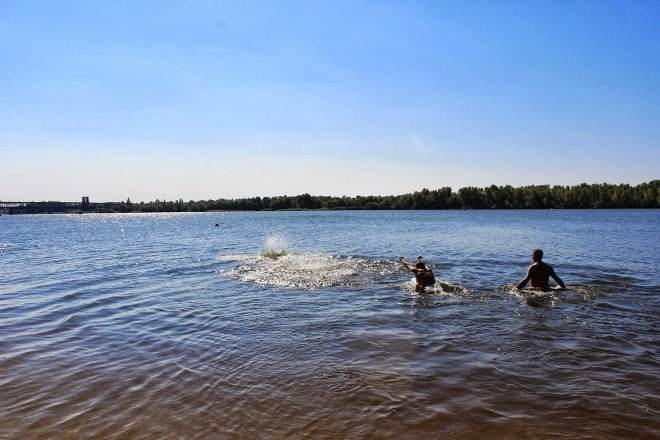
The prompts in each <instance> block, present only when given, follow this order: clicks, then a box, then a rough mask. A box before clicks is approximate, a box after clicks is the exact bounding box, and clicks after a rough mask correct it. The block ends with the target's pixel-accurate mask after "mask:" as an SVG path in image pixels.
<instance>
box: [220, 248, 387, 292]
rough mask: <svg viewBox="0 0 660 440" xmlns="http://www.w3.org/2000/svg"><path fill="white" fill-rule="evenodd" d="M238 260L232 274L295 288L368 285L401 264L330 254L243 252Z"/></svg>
mask: <svg viewBox="0 0 660 440" xmlns="http://www.w3.org/2000/svg"><path fill="white" fill-rule="evenodd" d="M219 258H221V259H225V258H227V257H219ZM234 260H235V261H239V262H240V265H239V266H238V267H234V268H231V269H229V270H227V271H225V273H226V274H227V275H229V276H232V277H235V278H238V279H240V280H242V281H246V282H252V283H256V284H262V285H271V286H277V287H285V288H295V289H318V288H324V287H351V286H361V285H366V284H367V283H368V282H369V281H371V280H374V279H375V278H377V277H378V276H386V275H389V274H391V273H393V272H394V271H395V270H396V269H397V268H398V266H397V265H396V263H394V262H391V261H378V260H371V259H368V258H361V257H341V256H334V255H328V254H285V255H281V256H279V257H276V258H273V257H267V256H257V257H254V256H252V257H245V256H243V257H239V258H234Z"/></svg>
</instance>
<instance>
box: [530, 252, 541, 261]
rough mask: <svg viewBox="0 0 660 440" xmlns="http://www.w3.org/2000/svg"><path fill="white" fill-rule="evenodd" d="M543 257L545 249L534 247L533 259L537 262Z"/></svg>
mask: <svg viewBox="0 0 660 440" xmlns="http://www.w3.org/2000/svg"><path fill="white" fill-rule="evenodd" d="M542 259H543V251H542V250H541V249H534V250H533V251H532V260H534V261H535V262H537V261H541V260H542Z"/></svg>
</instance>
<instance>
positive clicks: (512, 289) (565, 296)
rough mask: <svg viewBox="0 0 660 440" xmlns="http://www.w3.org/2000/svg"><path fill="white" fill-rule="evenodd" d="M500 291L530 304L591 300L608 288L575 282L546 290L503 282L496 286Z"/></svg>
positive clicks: (542, 304)
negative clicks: (523, 287)
mask: <svg viewBox="0 0 660 440" xmlns="http://www.w3.org/2000/svg"><path fill="white" fill-rule="evenodd" d="M497 290H498V291H500V292H506V293H509V294H511V295H513V296H516V297H518V298H520V299H523V300H525V302H527V304H529V305H530V306H536V307H540V306H544V305H555V304H557V303H558V302H559V301H567V302H571V301H575V300H576V299H577V300H578V301H580V302H581V301H591V300H593V299H595V298H598V297H599V296H600V295H601V294H603V293H604V292H606V291H607V290H608V289H606V288H604V287H603V286H595V285H587V284H575V285H568V286H566V289H560V288H559V287H558V286H555V287H552V288H550V290H548V291H540V290H534V289H518V288H517V287H516V286H515V285H513V284H505V285H503V286H500V287H498V288H497Z"/></svg>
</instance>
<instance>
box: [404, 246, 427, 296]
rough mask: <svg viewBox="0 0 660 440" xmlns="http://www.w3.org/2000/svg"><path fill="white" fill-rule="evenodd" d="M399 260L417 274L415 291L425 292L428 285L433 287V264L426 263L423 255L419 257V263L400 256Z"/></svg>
mask: <svg viewBox="0 0 660 440" xmlns="http://www.w3.org/2000/svg"><path fill="white" fill-rule="evenodd" d="M399 261H400V262H401V264H403V267H405V268H406V269H408V270H409V271H410V272H412V273H413V274H415V292H418V293H424V292H425V291H426V288H427V287H431V286H433V285H434V284H435V276H434V275H433V270H432V269H431V266H428V265H427V264H425V263H424V259H423V258H422V256H421V255H420V256H419V257H417V263H415V264H414V265H413V264H412V263H408V262H407V261H406V260H405V258H403V257H399Z"/></svg>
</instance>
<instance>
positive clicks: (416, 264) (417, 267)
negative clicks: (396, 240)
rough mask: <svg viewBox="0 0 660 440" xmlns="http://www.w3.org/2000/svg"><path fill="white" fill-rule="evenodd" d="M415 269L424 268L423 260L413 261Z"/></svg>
mask: <svg viewBox="0 0 660 440" xmlns="http://www.w3.org/2000/svg"><path fill="white" fill-rule="evenodd" d="M415 269H426V264H424V262H423V261H418V262H417V263H415Z"/></svg>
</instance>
